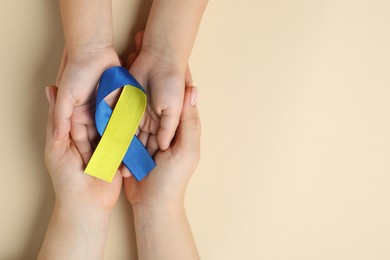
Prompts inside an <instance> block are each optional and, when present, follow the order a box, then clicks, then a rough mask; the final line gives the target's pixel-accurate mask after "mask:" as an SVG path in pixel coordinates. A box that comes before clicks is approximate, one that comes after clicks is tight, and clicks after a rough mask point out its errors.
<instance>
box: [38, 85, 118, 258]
mask: <svg viewBox="0 0 390 260" xmlns="http://www.w3.org/2000/svg"><path fill="white" fill-rule="evenodd" d="M46 92H47V97H48V100H49V103H50V108H49V117H48V124H47V134H46V148H45V162H46V166H47V169H48V172H49V173H50V177H51V179H52V182H53V187H54V191H55V195H56V196H55V198H56V199H55V206H54V210H53V214H52V217H51V220H50V223H49V227H48V230H47V233H46V236H45V240H44V242H43V245H42V249H41V251H40V254H39V256H38V259H58V260H61V259H102V258H103V253H104V244H105V241H106V236H107V231H108V223H109V218H110V213H111V210H112V209H113V207H114V205H115V203H116V202H117V200H118V197H119V194H120V190H121V187H122V176H121V175H120V174H119V173H117V174H116V175H115V177H114V180H113V182H112V183H111V184H110V183H107V182H104V181H102V180H99V179H96V178H93V177H91V176H89V175H86V174H85V173H84V162H83V158H82V154H81V153H80V152H79V151H78V149H77V148H76V145H75V141H74V140H73V139H72V138H71V137H70V136H69V137H68V138H65V139H62V140H57V139H55V137H54V132H55V130H54V129H55V127H54V106H55V103H56V97H57V88H56V87H53V86H52V87H48V88H47V90H46Z"/></svg>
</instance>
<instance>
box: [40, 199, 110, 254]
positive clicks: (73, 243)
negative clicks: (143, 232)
mask: <svg viewBox="0 0 390 260" xmlns="http://www.w3.org/2000/svg"><path fill="white" fill-rule="evenodd" d="M108 224H109V214H108V213H106V212H101V211H96V212H93V213H92V212H82V211H80V212H72V211H71V210H66V209H64V208H62V207H60V206H58V205H56V206H55V208H54V211H53V214H52V217H51V220H50V223H49V227H48V230H47V233H46V236H45V240H44V243H43V245H42V249H41V251H40V253H39V256H38V259H39V260H46V259H56V260H62V259H64V260H65V259H66V260H68V259H75V260H76V259H80V260H81V259H82V260H86V259H91V260H92V259H103V254H104V246H105V242H106V236H107V231H108Z"/></svg>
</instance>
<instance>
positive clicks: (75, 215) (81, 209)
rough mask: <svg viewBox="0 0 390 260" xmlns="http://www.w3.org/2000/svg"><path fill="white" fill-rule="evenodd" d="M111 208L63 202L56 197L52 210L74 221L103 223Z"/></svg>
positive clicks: (93, 223)
mask: <svg viewBox="0 0 390 260" xmlns="http://www.w3.org/2000/svg"><path fill="white" fill-rule="evenodd" d="M111 211H112V208H105V207H102V206H96V205H93V204H92V203H77V202H76V203H74V202H73V203H72V202H63V201H60V200H59V199H58V198H57V199H56V203H55V206H54V212H55V213H56V215H57V216H59V217H66V218H68V219H72V220H74V222H76V223H80V224H87V223H90V224H92V225H95V224H96V225H104V224H105V223H106V222H107V223H108V221H109V219H110V215H111Z"/></svg>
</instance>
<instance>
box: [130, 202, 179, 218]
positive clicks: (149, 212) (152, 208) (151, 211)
mask: <svg viewBox="0 0 390 260" xmlns="http://www.w3.org/2000/svg"><path fill="white" fill-rule="evenodd" d="M131 206H132V208H133V212H134V216H138V217H145V216H159V215H161V214H164V215H168V216H169V215H177V213H180V212H184V211H185V207H184V200H182V199H177V200H171V201H159V202H157V201H155V202H133V203H132V204H131Z"/></svg>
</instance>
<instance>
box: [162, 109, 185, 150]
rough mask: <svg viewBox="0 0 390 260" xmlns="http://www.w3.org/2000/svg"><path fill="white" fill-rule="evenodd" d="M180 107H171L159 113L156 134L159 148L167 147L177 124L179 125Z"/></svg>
mask: <svg viewBox="0 0 390 260" xmlns="http://www.w3.org/2000/svg"><path fill="white" fill-rule="evenodd" d="M179 119H180V109H177V108H176V107H171V108H167V109H164V110H163V111H162V113H161V121H160V129H159V130H158V134H157V142H158V145H159V146H160V149H161V150H166V149H168V148H169V146H170V144H171V141H172V139H173V137H174V136H175V132H176V129H177V126H178V125H179Z"/></svg>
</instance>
